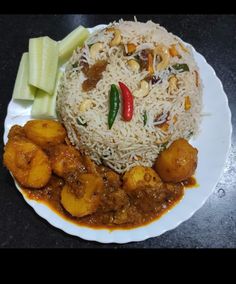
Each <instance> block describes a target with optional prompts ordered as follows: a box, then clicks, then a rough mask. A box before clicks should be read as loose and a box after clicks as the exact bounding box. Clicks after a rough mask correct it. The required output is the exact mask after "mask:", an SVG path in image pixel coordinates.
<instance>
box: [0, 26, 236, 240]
mask: <svg viewBox="0 0 236 284" xmlns="http://www.w3.org/2000/svg"><path fill="white" fill-rule="evenodd" d="M105 26H107V25H104V24H100V25H97V26H94V27H92V28H88V30H89V31H90V32H93V31H95V30H98V29H100V28H103V27H105ZM174 36H175V37H176V38H179V37H178V36H176V35H174ZM179 39H180V38H179ZM180 40H181V41H182V42H184V43H185V44H187V45H188V46H190V47H191V49H192V51H193V54H194V53H195V55H197V56H198V57H199V58H200V59H201V60H202V61H203V63H204V65H205V66H206V67H207V68H208V69H209V71H210V72H211V74H212V75H213V76H214V78H215V80H216V82H217V84H218V85H219V88H220V90H221V92H222V94H223V98H224V102H225V108H226V109H227V114H228V117H227V118H228V119H227V126H228V127H229V132H228V137H227V142H228V144H227V150H226V153H225V159H224V164H223V165H222V167H221V171H220V174H219V176H218V178H217V179H216V180H215V182H214V185H213V186H212V187H211V190H209V191H208V194H207V195H206V196H205V197H204V198H203V199H202V201H201V203H198V206H197V209H194V210H192V211H191V212H189V213H188V214H187V215H185V216H184V217H183V218H182V219H180V220H179V221H178V222H176V223H175V224H174V225H172V226H171V228H169V229H168V228H165V227H164V228H163V229H162V230H161V231H160V232H159V233H157V234H156V233H155V232H153V231H148V230H147V231H146V234H144V231H143V232H142V233H141V234H140V232H139V231H140V230H141V231H142V229H144V228H145V229H148V227H149V226H150V225H151V224H155V223H157V222H158V221H159V220H161V219H162V218H163V217H164V216H165V215H167V214H168V212H167V213H165V214H164V215H163V216H162V217H161V218H159V219H156V220H154V221H152V222H151V223H148V224H147V225H144V226H141V227H137V228H133V229H126V230H124V229H116V230H113V231H111V230H109V229H96V228H89V227H86V226H80V225H77V224H74V223H72V222H70V221H68V220H66V219H64V218H63V217H62V216H60V215H59V214H57V213H56V212H55V211H53V210H52V209H50V207H48V206H47V205H45V204H43V203H41V202H37V201H35V200H31V199H29V198H27V197H26V195H25V193H24V192H23V191H22V190H21V188H20V186H19V185H18V183H17V182H16V180H15V179H14V178H13V180H14V183H15V186H16V187H17V189H18V190H19V191H20V193H21V194H22V195H23V198H24V200H25V201H26V203H27V204H28V205H30V206H31V207H32V208H33V209H34V211H35V213H36V214H37V215H38V216H40V217H41V218H43V219H45V220H46V221H47V222H48V223H49V224H50V225H52V226H53V227H56V228H57V229H60V230H62V231H63V232H65V233H66V234H70V235H73V236H76V237H79V238H82V239H84V240H88V241H96V242H100V243H104V244H106V243H117V244H123V243H131V242H137V241H145V240H147V239H149V238H153V237H158V236H160V235H162V234H164V233H165V232H167V231H171V230H174V229H175V228H177V227H178V226H179V225H180V224H182V223H184V222H185V221H187V220H188V219H190V218H191V217H192V216H193V215H194V214H195V213H196V212H197V211H198V210H199V209H200V208H201V207H202V206H203V205H204V204H205V202H206V201H207V199H208V198H209V196H210V195H211V194H212V193H213V191H214V190H215V187H216V185H217V184H218V182H219V180H220V178H221V177H222V174H223V171H224V169H225V164H226V161H227V158H228V156H229V153H230V149H231V140H232V114H231V109H230V107H229V100H228V97H227V95H226V92H225V91H224V87H223V84H222V82H221V80H220V79H219V77H218V76H217V74H216V72H215V70H214V68H213V67H212V66H211V65H210V64H209V63H208V62H207V60H206V58H205V57H204V56H203V55H202V54H200V53H199V52H197V51H196V50H195V48H194V47H193V46H192V45H191V44H189V43H186V42H185V41H183V40H182V39H180ZM12 101H13V100H12V98H11V100H10V102H9V104H8V107H7V115H6V117H5V121H4V136H3V137H4V142H5V141H6V129H7V127H6V123H7V117H8V115H9V108H10V104H11V102H12ZM4 144H5V143H4ZM180 203H181V201H180ZM176 206H178V204H177V205H176ZM42 208H44V210H42ZM171 210H173V209H171ZM171 210H170V211H171ZM49 211H50V212H49ZM48 213H49V215H47V214H48ZM49 216H50V218H49ZM63 224H64V225H65V226H63ZM78 228H80V229H81V230H79V234H78V230H76V229H78ZM136 230H137V231H138V232H139V233H138V234H136V235H134V234H133V232H134V231H136ZM75 231H76V232H75ZM104 231H105V232H106V234H107V232H109V234H110V235H109V237H110V238H109V237H107V236H106V234H105V235H104V234H102V232H104ZM88 232H89V233H88ZM94 232H96V233H94ZM98 232H99V233H98ZM115 232H116V233H115ZM117 232H118V233H117ZM119 232H121V234H119ZM124 232H125V234H124Z"/></svg>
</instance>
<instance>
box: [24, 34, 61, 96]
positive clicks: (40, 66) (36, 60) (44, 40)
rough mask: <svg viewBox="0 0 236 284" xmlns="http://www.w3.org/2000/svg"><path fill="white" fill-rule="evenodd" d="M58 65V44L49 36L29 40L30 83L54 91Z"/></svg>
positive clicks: (50, 92)
mask: <svg viewBox="0 0 236 284" xmlns="http://www.w3.org/2000/svg"><path fill="white" fill-rule="evenodd" d="M57 66H58V44H57V42H56V41H54V40H52V39H50V38H49V37H47V36H45V37H39V38H31V39H30V40H29V83H30V84H31V85H33V86H35V87H37V88H39V89H41V90H43V91H45V92H47V93H49V94H52V93H53V90H54V85H55V79H56V73H57Z"/></svg>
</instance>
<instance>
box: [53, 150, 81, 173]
mask: <svg viewBox="0 0 236 284" xmlns="http://www.w3.org/2000/svg"><path fill="white" fill-rule="evenodd" d="M49 157H50V161H51V167H52V170H53V172H54V173H55V174H56V175H58V176H60V177H66V176H67V174H69V173H71V172H73V171H76V170H78V171H79V172H83V171H85V167H84V165H83V163H82V161H81V156H80V153H79V151H77V150H76V149H75V148H74V147H72V146H67V145H65V144H58V145H56V146H54V147H53V148H52V150H51V151H50V154H49Z"/></svg>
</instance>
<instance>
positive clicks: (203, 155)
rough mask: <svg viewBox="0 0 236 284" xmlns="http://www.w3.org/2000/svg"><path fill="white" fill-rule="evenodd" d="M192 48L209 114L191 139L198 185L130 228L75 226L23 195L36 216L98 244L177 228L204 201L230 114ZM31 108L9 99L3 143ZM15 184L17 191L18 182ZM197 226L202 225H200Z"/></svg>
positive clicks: (220, 163) (226, 144) (219, 163)
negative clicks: (149, 219) (149, 220)
mask: <svg viewBox="0 0 236 284" xmlns="http://www.w3.org/2000/svg"><path fill="white" fill-rule="evenodd" d="M103 26H104V25H99V26H96V27H94V28H92V29H90V31H94V30H95V29H98V28H101V27H103ZM189 46H191V45H189ZM191 47H192V46H191ZM192 49H193V54H194V58H195V60H196V62H197V64H198V66H199V69H200V76H201V78H202V81H203V85H204V90H203V105H204V108H203V112H204V113H208V114H209V115H208V116H204V118H203V120H202V124H201V133H200V135H199V136H198V138H197V139H196V140H194V141H191V143H192V144H193V145H194V146H196V147H197V148H198V151H199V155H198V158H199V159H198V167H197V171H196V178H197V182H198V183H199V185H200V187H198V188H195V189H192V190H186V191H185V196H184V198H183V199H182V201H181V202H180V203H179V204H177V205H176V206H175V207H174V208H173V209H171V210H170V211H169V212H168V213H166V214H165V215H164V216H162V217H161V218H160V219H159V220H156V221H154V222H152V223H151V224H149V225H146V226H143V227H139V228H136V229H131V230H114V231H110V230H106V229H90V228H87V227H82V226H78V225H76V224H73V223H71V222H69V221H66V220H65V219H63V218H61V217H60V216H59V215H57V214H56V213H55V212H54V211H52V210H51V209H49V208H48V207H47V206H46V205H44V204H42V203H39V202H36V201H34V200H30V199H27V198H26V197H25V196H24V195H23V196H24V198H25V201H26V202H27V203H28V204H29V205H30V206H32V207H33V209H34V210H35V211H36V212H37V214H38V215H39V216H41V217H43V218H44V219H46V220H47V221H48V222H49V223H50V224H52V225H53V226H55V227H57V228H59V229H61V230H63V231H64V232H66V233H68V234H71V235H74V236H78V237H80V238H83V239H85V240H92V241H98V242H101V243H128V242H132V241H143V240H146V239H148V238H151V237H156V236H159V235H161V234H163V233H164V232H166V231H169V230H172V229H174V228H176V227H177V226H178V225H179V224H181V223H182V222H184V221H185V220H187V219H189V218H190V217H191V216H192V215H193V214H194V213H195V212H196V211H197V210H198V209H199V208H200V207H201V206H202V205H203V204H204V203H205V201H206V200H207V198H208V197H209V196H210V194H211V193H212V192H213V190H214V188H215V186H216V184H217V182H218V180H219V178H220V176H221V174H222V172H223V169H224V164H225V160H226V158H227V155H228V152H229V148H230V144H231V132H232V126H231V113H230V109H229V106H228V100H227V96H226V94H225V92H224V90H223V87H222V84H221V82H220V80H219V79H218V77H217V76H216V74H215V71H214V70H213V68H212V67H211V66H210V65H209V64H208V63H207V62H206V60H205V58H204V57H203V56H202V55H201V54H199V53H198V52H197V51H196V50H195V49H194V48H193V47H192ZM30 109H31V106H30V105H29V104H28V105H27V104H25V105H20V104H19V103H17V102H14V101H13V100H11V101H10V103H9V106H8V111H7V116H6V120H5V133H4V143H6V141H7V133H8V131H9V129H10V127H11V126H12V125H14V124H20V125H23V124H24V123H25V122H26V121H27V120H29V119H31V117H30ZM16 186H17V188H18V189H19V190H20V188H19V186H18V185H17V184H16ZM20 192H21V190H20ZM21 193H22V192H21ZM199 225H200V226H201V224H199Z"/></svg>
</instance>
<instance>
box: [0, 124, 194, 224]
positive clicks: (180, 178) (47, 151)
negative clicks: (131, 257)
mask: <svg viewBox="0 0 236 284" xmlns="http://www.w3.org/2000/svg"><path fill="white" fill-rule="evenodd" d="M197 152H198V151H197V149H196V148H193V147H192V146H191V145H190V144H189V143H188V142H187V141H186V140H184V139H178V140H176V141H174V142H173V143H172V144H171V145H170V147H168V148H167V149H166V150H164V151H163V152H162V153H161V154H160V155H159V157H158V158H157V160H156V162H155V164H154V166H153V168H148V167H143V166H136V167H134V168H132V169H130V170H129V171H127V172H126V173H125V174H124V175H119V174H117V173H116V172H114V171H113V170H111V169H110V168H108V167H105V166H103V165H99V166H98V165H96V164H95V163H94V162H93V161H92V160H91V159H90V158H89V157H88V156H86V155H82V154H81V153H80V152H79V150H77V149H76V148H75V147H73V145H71V144H70V142H69V139H68V138H67V136H66V131H65V129H64V127H63V125H61V124H60V123H59V122H57V121H52V120H31V121H28V122H27V123H26V124H25V125H24V126H23V127H21V126H19V125H14V126H13V127H12V128H11V129H10V132H9V134H8V142H7V144H6V146H5V151H4V156H3V160H4V164H5V166H6V167H7V168H8V169H9V171H11V173H12V174H13V176H14V177H15V179H16V180H17V181H18V183H19V184H20V186H21V188H22V190H23V192H24V193H25V194H26V195H27V196H28V197H29V198H31V199H35V200H37V201H41V202H45V203H46V204H47V205H49V206H50V207H51V208H52V209H54V210H55V211H56V212H57V213H59V214H60V215H61V216H63V217H64V218H66V219H70V220H71V221H73V222H75V223H77V224H80V225H85V226H90V227H99V228H101V227H103V228H132V227H137V226H141V225H144V224H146V223H148V222H151V221H152V220H154V219H156V218H158V217H160V216H161V215H162V214H163V213H164V212H166V211H168V210H169V209H170V208H171V207H172V206H174V205H175V204H176V203H177V202H178V201H180V200H181V198H182V197H183V195H184V187H185V186H186V185H187V184H188V180H190V181H192V180H193V179H192V178H191V176H192V175H193V174H194V172H195V169H196V167H197Z"/></svg>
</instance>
